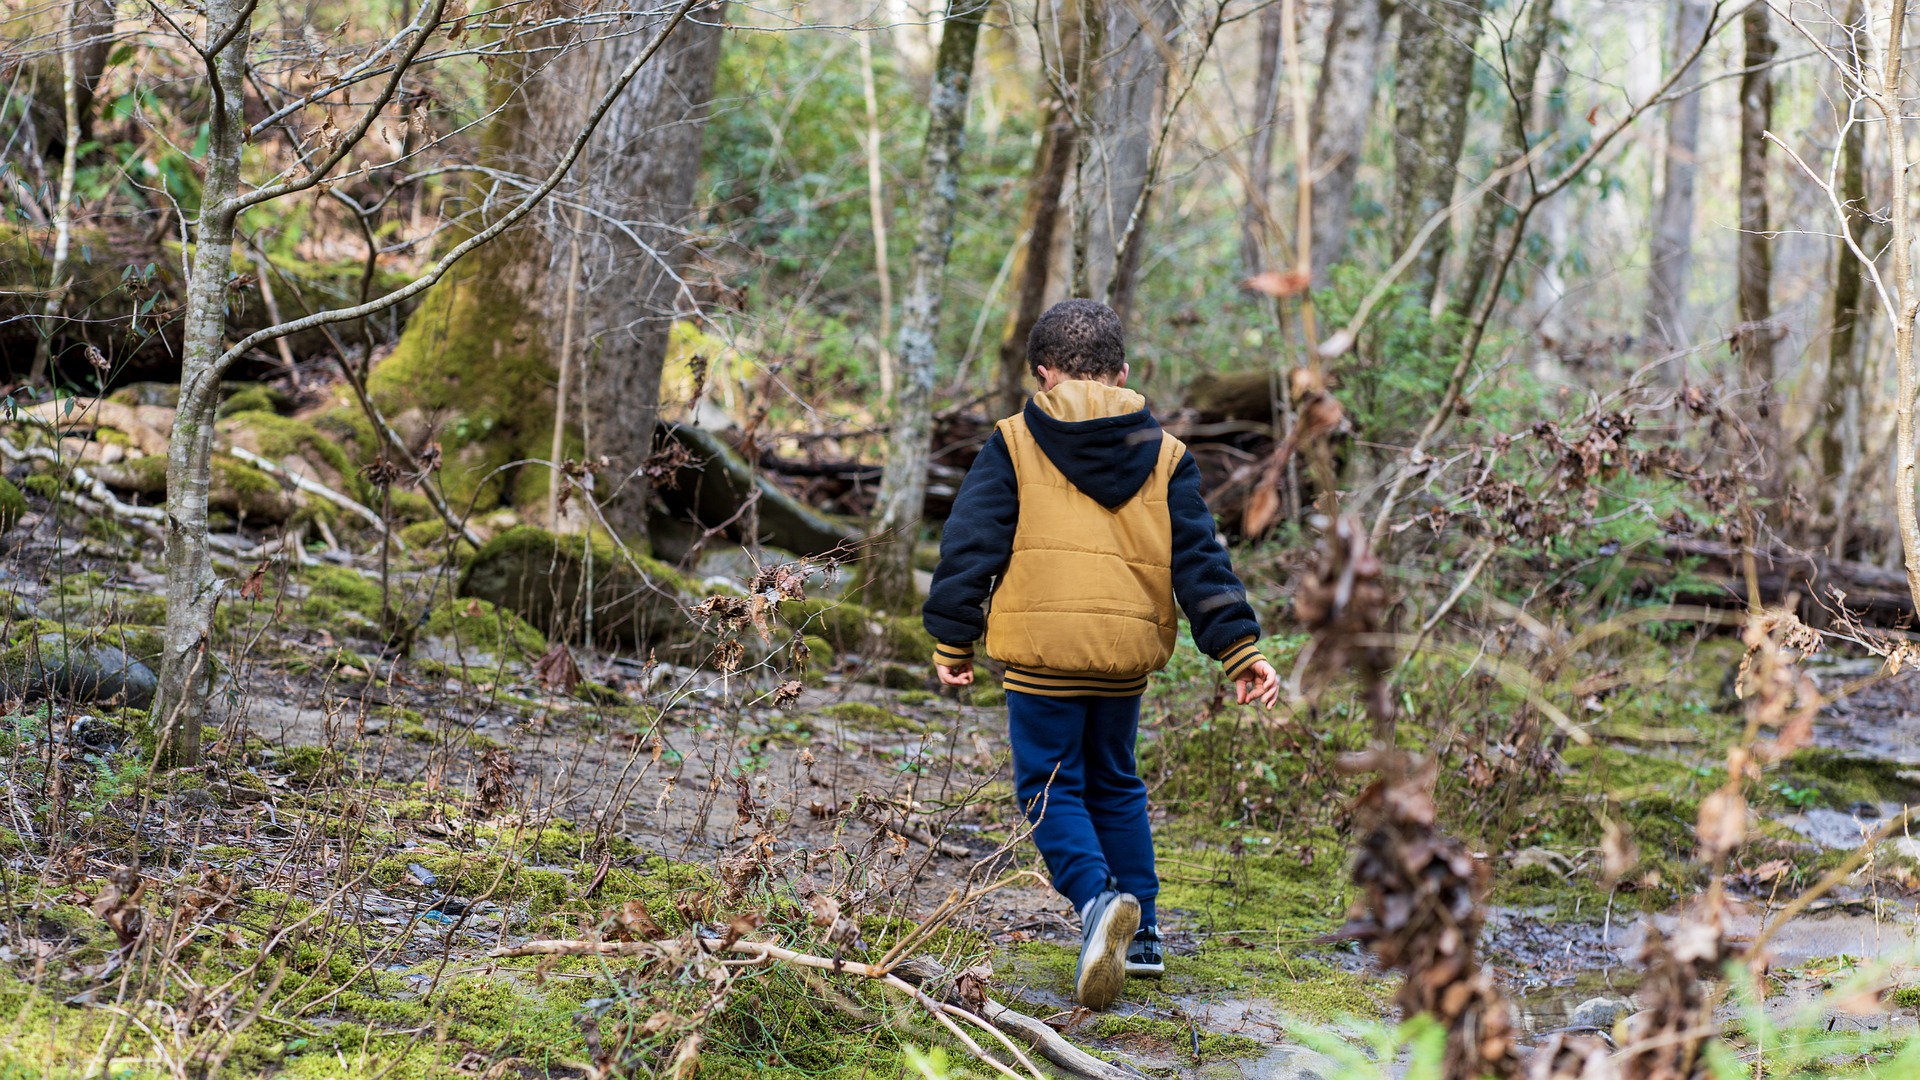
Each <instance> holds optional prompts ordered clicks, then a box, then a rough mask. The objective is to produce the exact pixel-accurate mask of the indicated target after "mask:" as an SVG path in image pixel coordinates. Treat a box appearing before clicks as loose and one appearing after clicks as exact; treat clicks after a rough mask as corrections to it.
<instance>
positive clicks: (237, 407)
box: [219, 383, 280, 417]
mask: <svg viewBox="0 0 1920 1080" xmlns="http://www.w3.org/2000/svg"><path fill="white" fill-rule="evenodd" d="M279 406H280V403H279V401H278V400H277V399H276V398H275V396H274V394H273V392H272V391H270V390H268V389H267V388H266V387H264V386H261V385H259V384H257V383H252V384H243V385H241V386H239V387H238V388H237V389H235V390H233V391H232V392H230V393H229V394H228V395H227V397H226V400H225V401H222V402H221V403H220V412H219V415H220V416H222V417H227V416H232V415H233V414H235V413H243V412H268V413H271V412H278V411H279Z"/></svg>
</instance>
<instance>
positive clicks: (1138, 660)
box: [987, 380, 1186, 697]
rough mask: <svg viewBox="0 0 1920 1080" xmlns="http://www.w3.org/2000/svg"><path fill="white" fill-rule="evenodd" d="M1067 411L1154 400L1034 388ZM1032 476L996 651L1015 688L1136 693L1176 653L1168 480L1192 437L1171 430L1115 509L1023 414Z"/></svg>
mask: <svg viewBox="0 0 1920 1080" xmlns="http://www.w3.org/2000/svg"><path fill="white" fill-rule="evenodd" d="M1034 402H1035V404H1037V405H1039V406H1040V408H1041V409H1042V410H1043V411H1045V412H1046V413H1047V415H1049V416H1052V417H1055V418H1056V419H1059V420H1062V421H1067V422H1074V421H1080V420H1093V419H1097V418H1100V417H1106V416H1120V415H1124V414H1126V413H1129V412H1137V411H1139V410H1140V409H1142V408H1145V407H1146V399H1145V398H1143V397H1141V396H1140V395H1139V394H1137V393H1135V392H1133V391H1132V390H1128V389H1125V388H1124V387H1115V386H1107V385H1105V384H1103V383H1095V382H1084V381H1078V380H1076V381H1072V382H1066V383H1062V384H1060V385H1059V386H1058V387H1055V388H1054V389H1052V390H1049V391H1045V392H1043V393H1040V394H1037V395H1035V396H1034ZM999 429H1000V434H1001V437H1002V438H1004V439H1005V440H1006V443H1007V453H1008V455H1009V456H1010V457H1012V459H1013V468H1014V473H1015V475H1016V476H1017V478H1018V481H1019V486H1020V523H1019V526H1018V527H1017V529H1016V530H1015V533H1014V539H1013V555H1012V557H1011V559H1010V560H1009V561H1008V563H1007V571H1006V574H1005V576H1004V577H1003V579H1002V580H1001V582H1000V584H999V587H998V588H996V589H995V590H994V593H993V600H992V603H991V606H990V607H989V610H988V612H987V655H989V656H991V657H993V658H994V659H995V660H998V661H1000V662H1001V663H1003V664H1006V665H1007V675H1006V687H1007V689H1009V690H1019V691H1022V692H1025V693H1030V694H1046V695H1051V696H1066V695H1091V696H1111V697H1125V696H1131V695H1133V694H1138V693H1140V692H1142V691H1143V690H1145V689H1146V685H1147V676H1148V675H1150V674H1152V673H1153V672H1155V671H1158V670H1159V669H1160V668H1161V667H1162V666H1164V665H1165V664H1166V662H1167V658H1168V657H1170V656H1172V655H1173V647H1174V640H1175V636H1176V633H1177V630H1178V624H1177V621H1176V619H1177V616H1176V613H1175V605H1174V598H1173V569H1172V567H1173V521H1172V518H1171V516H1170V515H1169V513H1168V510H1167V483H1168V481H1169V480H1170V479H1171V478H1172V476H1173V470H1174V467H1175V466H1177V465H1178V464H1179V463H1180V459H1181V456H1182V455H1183V454H1185V453H1186V446H1185V445H1184V444H1182V443H1181V442H1180V440H1178V439H1175V438H1174V437H1173V436H1171V435H1167V434H1166V433H1164V432H1162V433H1161V441H1160V457H1159V460H1158V461H1157V462H1156V463H1155V465H1154V469H1153V473H1152V474H1151V475H1150V476H1149V477H1148V479H1147V481H1146V483H1144V484H1142V485H1141V486H1140V490H1139V491H1138V492H1137V493H1136V494H1135V495H1134V496H1133V498H1131V499H1129V500H1127V501H1126V502H1124V503H1122V504H1120V505H1119V506H1118V507H1115V508H1114V509H1112V510H1109V509H1107V508H1106V507H1104V506H1102V505H1100V503H1098V502H1097V501H1095V500H1094V499H1093V498H1092V497H1091V496H1088V495H1086V494H1084V493H1082V492H1081V491H1080V489H1079V488H1077V487H1075V486H1074V485H1073V482H1072V481H1070V480H1068V479H1067V477H1066V476H1065V475H1064V474H1063V473H1061V471H1060V470H1059V469H1058V468H1057V467H1055V466H1054V464H1053V461H1052V460H1051V459H1049V458H1048V457H1047V455H1046V452H1045V451H1044V450H1042V449H1040V446H1039V444H1037V443H1036V442H1034V439H1033V435H1032V434H1031V433H1030V432H1029V431H1028V430H1027V422H1026V419H1025V417H1023V416H1014V417H1009V418H1007V419H1005V420H1002V421H1000V423H999Z"/></svg>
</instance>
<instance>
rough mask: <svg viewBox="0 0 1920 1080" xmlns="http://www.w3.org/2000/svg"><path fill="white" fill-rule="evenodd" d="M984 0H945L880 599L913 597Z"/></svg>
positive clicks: (903, 601) (893, 443)
mask: <svg viewBox="0 0 1920 1080" xmlns="http://www.w3.org/2000/svg"><path fill="white" fill-rule="evenodd" d="M983 9H984V5H982V4H980V3H978V2H977V0H949V4H948V7H947V15H946V20H945V23H944V29H943V31H942V33H941V35H940V51H939V53H938V54H937V55H936V56H935V58H934V66H933V88H932V93H931V94H930V97H929V100H928V102H927V143H926V150H925V152H924V158H923V160H924V168H923V170H922V173H923V175H924V177H925V183H926V190H925V191H924V192H923V193H922V195H921V203H920V210H919V225H918V230H917V232H916V234H915V237H914V244H913V258H912V263H911V266H910V268H909V271H908V277H907V291H906V295H905V297H904V298H903V300H902V301H901V311H900V349H899V357H900V373H899V375H900V378H899V393H898V394H897V395H896V396H895V398H894V401H893V415H892V417H891V422H890V425H889V428H888V431H887V471H886V475H885V476H884V477H883V478H882V479H881V483H880V493H879V496H878V505H877V507H876V509H877V510H878V518H877V520H876V521H875V534H876V536H878V537H879V538H880V540H881V543H879V544H878V545H876V546H875V548H874V549H873V552H872V554H871V559H872V571H871V574H870V576H869V579H868V580H869V584H870V587H871V589H872V592H873V598H874V602H875V603H878V604H881V605H885V606H889V607H899V606H905V605H908V604H911V603H913V602H914V600H915V591H914V585H913V548H914V544H915V543H916V541H917V540H918V538H919V533H920V509H921V503H922V502H924V501H925V500H926V494H927V458H928V455H929V454H930V453H931V451H932V446H931V439H932V431H933V381H934V365H935V361H936V360H937V359H938V356H937V353H936V346H937V344H938V340H937V339H938V334H939V330H940V301H941V297H942V293H943V292H944V281H943V279H944V277H945V274H946V269H947V252H948V249H949V248H950V247H951V246H952V244H953V213H954V204H955V203H956V202H957V201H958V198H959V194H960V155H961V153H962V152H963V151H964V149H965V147H966V133H967V101H968V99H969V97H970V94H971V90H972V85H973V53H974V46H975V44H976V43H977V42H978V41H979V37H980V20H981V13H982V11H983Z"/></svg>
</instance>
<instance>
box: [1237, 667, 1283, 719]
mask: <svg viewBox="0 0 1920 1080" xmlns="http://www.w3.org/2000/svg"><path fill="white" fill-rule="evenodd" d="M1233 696H1234V698H1235V699H1236V700H1237V701H1239V702H1240V704H1242V705H1247V704H1251V703H1252V702H1255V701H1258V702H1259V703H1260V704H1261V705H1263V706H1265V707H1267V708H1269V709H1271V708H1273V706H1274V703H1275V702H1277V701H1279V700H1280V674H1279V672H1276V671H1274V670H1273V665H1272V664H1269V663H1267V662H1266V661H1265V660H1256V661H1255V662H1254V665H1253V666H1252V667H1250V668H1248V669H1247V670H1245V671H1243V672H1241V673H1240V676H1239V678H1236V679H1234V680H1233Z"/></svg>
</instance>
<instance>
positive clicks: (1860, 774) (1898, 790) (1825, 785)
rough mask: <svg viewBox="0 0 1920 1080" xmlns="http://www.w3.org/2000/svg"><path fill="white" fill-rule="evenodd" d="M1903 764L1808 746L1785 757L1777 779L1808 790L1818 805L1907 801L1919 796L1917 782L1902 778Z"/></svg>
mask: <svg viewBox="0 0 1920 1080" xmlns="http://www.w3.org/2000/svg"><path fill="white" fill-rule="evenodd" d="M1904 769H1905V767H1904V766H1902V765H1900V764H1898V763H1896V762H1893V761H1888V760H1886V759H1884V758H1868V757H1861V756H1858V755H1854V754H1847V753H1843V752H1841V751H1837V750H1826V749H1807V750H1801V751H1798V752H1796V753H1795V754H1793V755H1792V756H1791V757H1789V758H1787V760H1786V761H1785V762H1783V763H1782V765H1781V767H1780V778H1779V779H1780V782H1781V784H1782V785H1784V786H1790V787H1792V788H1796V789H1811V790H1812V791H1813V792H1814V793H1815V795H1814V801H1815V802H1816V803H1817V805H1820V806H1827V807H1833V808H1835V809H1845V808H1847V807H1850V806H1852V805H1853V804H1854V803H1856V802H1868V803H1875V804H1878V803H1885V802H1897V803H1908V802H1914V801H1916V799H1920V785H1916V784H1914V783H1913V782H1912V781H1910V780H1907V779H1905V778H1903V777H1902V776H1901V775H1900V773H1901V772H1903V771H1904Z"/></svg>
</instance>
